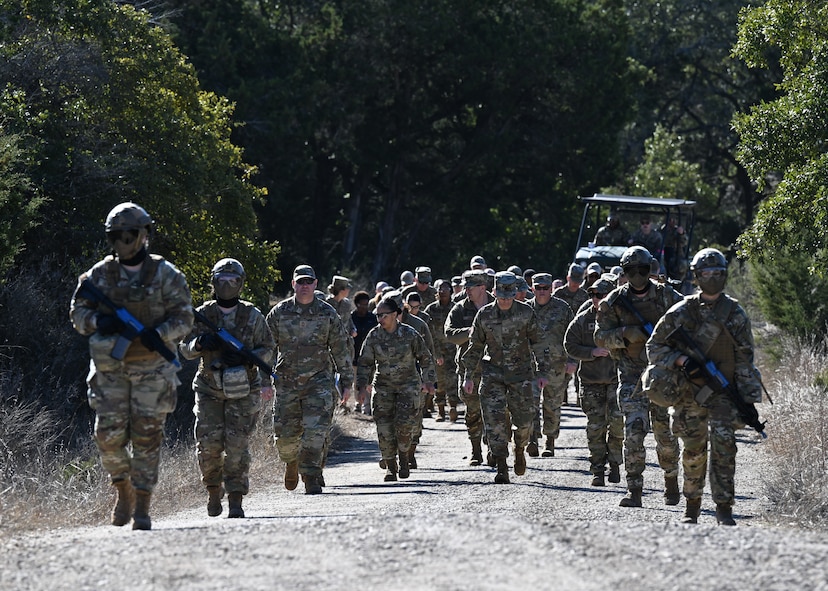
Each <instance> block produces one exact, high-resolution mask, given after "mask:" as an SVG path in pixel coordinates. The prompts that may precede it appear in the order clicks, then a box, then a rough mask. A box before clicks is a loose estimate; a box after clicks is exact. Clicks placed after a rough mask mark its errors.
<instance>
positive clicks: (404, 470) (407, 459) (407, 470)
mask: <svg viewBox="0 0 828 591" xmlns="http://www.w3.org/2000/svg"><path fill="white" fill-rule="evenodd" d="M411 447H412V448H413V447H414V446H413V445H412V446H411ZM412 467H413V466H412V465H411V452H408V453H405V452H402V451H401V452H400V478H408V477H409V476H410V475H411V468H412Z"/></svg>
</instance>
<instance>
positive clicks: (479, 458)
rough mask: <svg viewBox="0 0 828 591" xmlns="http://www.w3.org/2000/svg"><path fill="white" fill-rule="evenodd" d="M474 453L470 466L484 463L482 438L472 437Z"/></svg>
mask: <svg viewBox="0 0 828 591" xmlns="http://www.w3.org/2000/svg"><path fill="white" fill-rule="evenodd" d="M471 444H472V454H471V460H469V466H479V465H480V464H482V463H483V448H482V447H481V446H480V439H472V440H471Z"/></svg>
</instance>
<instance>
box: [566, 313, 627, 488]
mask: <svg viewBox="0 0 828 591" xmlns="http://www.w3.org/2000/svg"><path fill="white" fill-rule="evenodd" d="M596 312H597V311H596V310H595V307H594V306H592V305H591V304H590V306H589V307H588V308H586V307H585V308H584V309H582V310H581V311H580V312H579V313H578V315H577V316H576V317H575V319H574V320H573V321H572V322H571V323H570V324H569V327H568V328H567V330H566V334H565V336H564V346H565V347H566V352H567V353H568V354H569V356H570V357H572V358H573V359H577V360H579V362H580V363H579V365H578V379H579V383H580V386H581V387H580V392H579V393H578V398H579V400H580V402H581V409H583V411H584V414H586V416H587V426H586V434H587V447H588V448H589V463H590V470H589V471H590V473H592V474H602V475H603V474H604V470H605V468H606V465H607V462H609V464H610V466H611V467H612V466H620V465H621V462H622V461H623V455H622V450H623V445H624V415H623V414H622V413H621V409H620V408H619V407H618V396H617V393H616V391H617V389H618V373H617V371H616V368H615V361H613V359H612V357H609V356H607V357H593V355H592V350H593V349H594V348H595V338H594V331H595V315H596Z"/></svg>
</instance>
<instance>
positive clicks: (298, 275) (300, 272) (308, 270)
mask: <svg viewBox="0 0 828 591" xmlns="http://www.w3.org/2000/svg"><path fill="white" fill-rule="evenodd" d="M306 277H307V278H310V279H316V272H315V271H314V270H313V267H311V266H310V265H299V266H298V267H296V268H295V269H294V270H293V280H294V281H296V280H297V279H304V278H306Z"/></svg>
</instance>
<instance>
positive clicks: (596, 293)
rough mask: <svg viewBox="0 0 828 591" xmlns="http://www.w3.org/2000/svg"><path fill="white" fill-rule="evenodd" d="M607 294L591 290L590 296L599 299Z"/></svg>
mask: <svg viewBox="0 0 828 591" xmlns="http://www.w3.org/2000/svg"><path fill="white" fill-rule="evenodd" d="M605 295H606V294H604V293H598V292H595V291H591V292H589V297H591V298H598V299H599V300H602V299H604V296H605Z"/></svg>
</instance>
